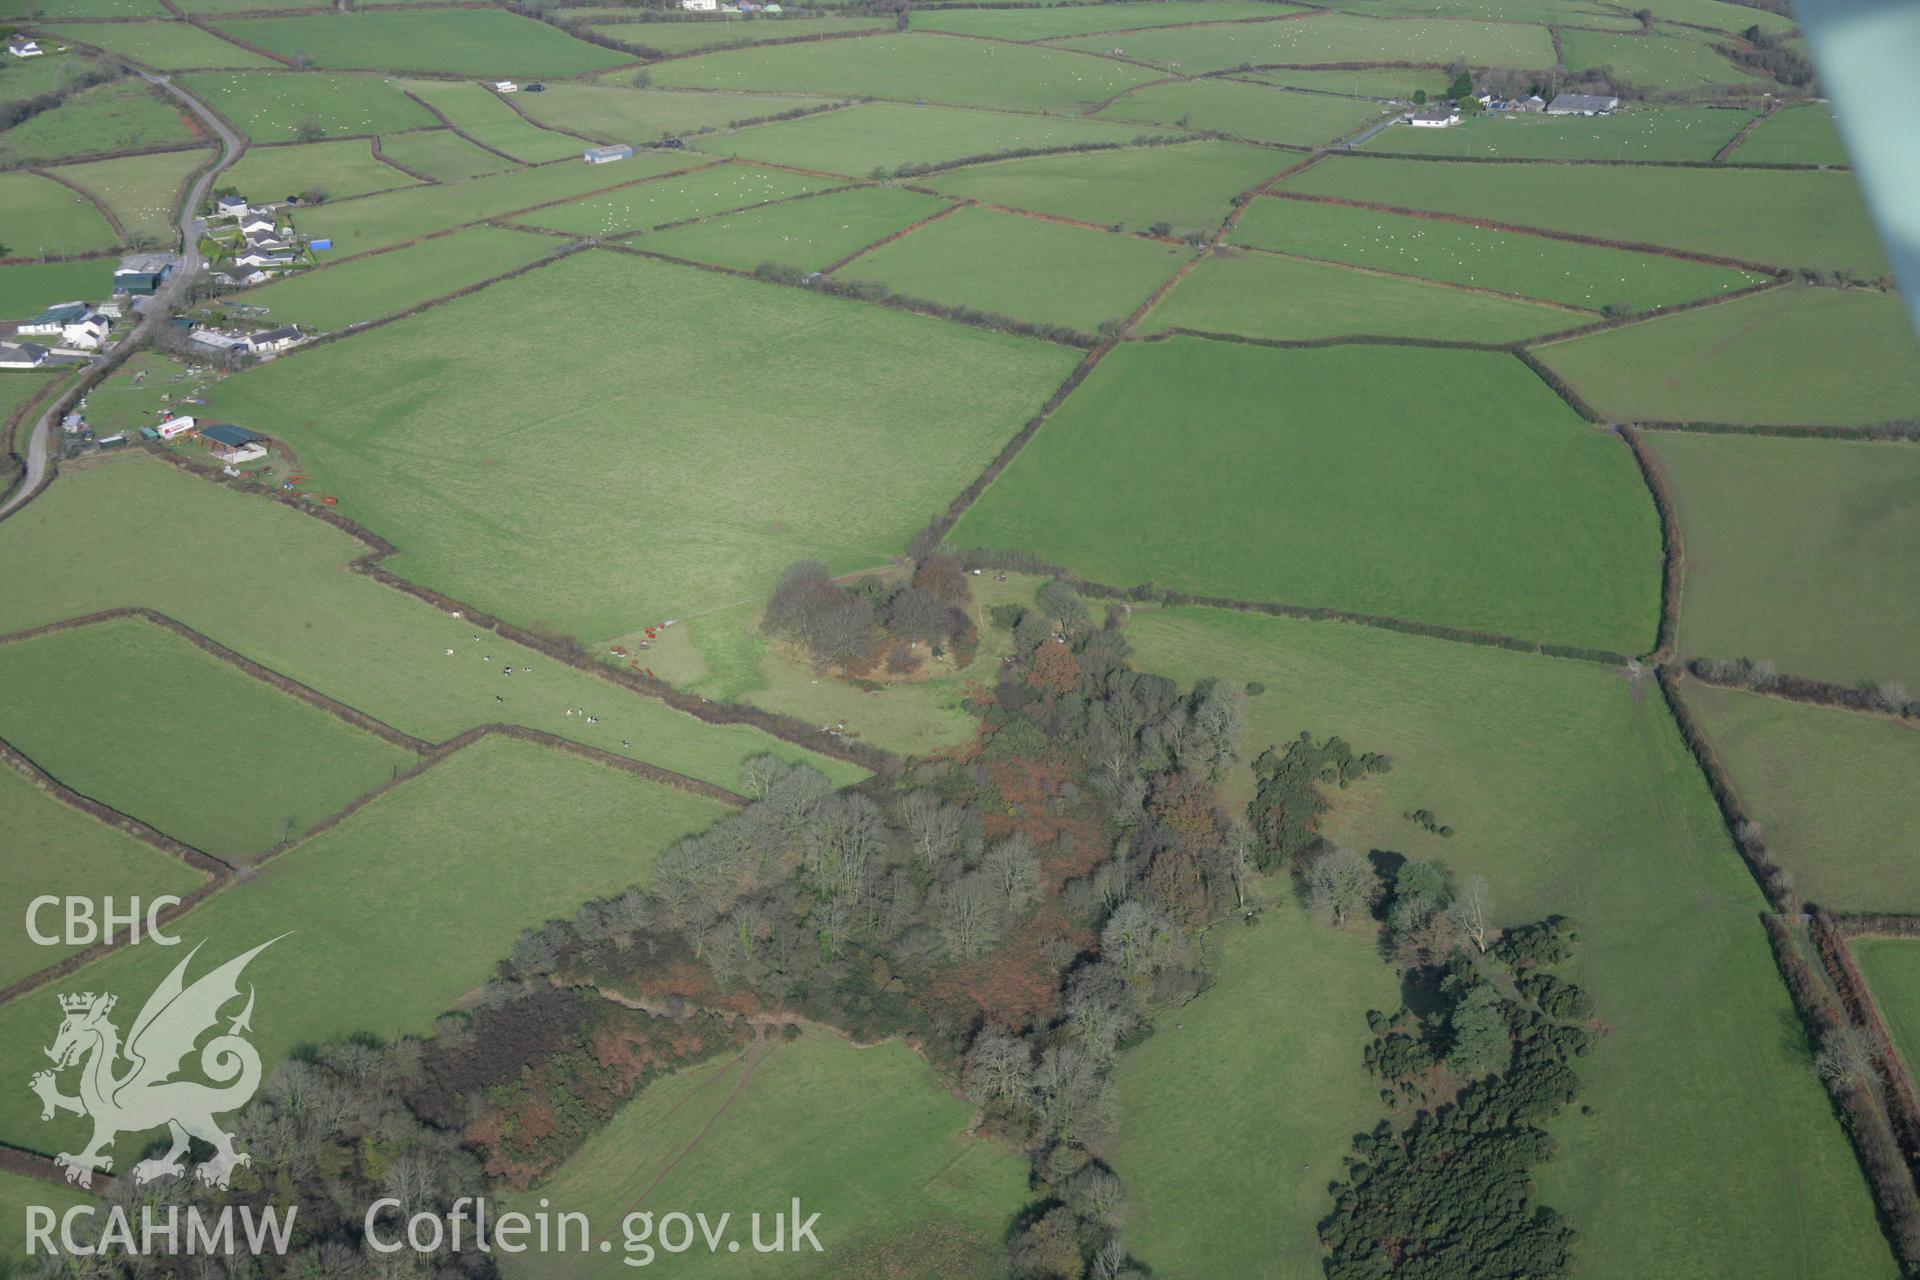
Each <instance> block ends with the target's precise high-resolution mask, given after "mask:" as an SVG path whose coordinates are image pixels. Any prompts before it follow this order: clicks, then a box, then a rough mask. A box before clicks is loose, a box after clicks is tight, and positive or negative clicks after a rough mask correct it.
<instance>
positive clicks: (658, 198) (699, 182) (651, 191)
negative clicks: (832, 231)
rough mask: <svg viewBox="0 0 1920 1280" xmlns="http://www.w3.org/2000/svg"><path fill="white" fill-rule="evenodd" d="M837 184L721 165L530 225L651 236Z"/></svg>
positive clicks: (533, 219)
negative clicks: (687, 222)
mask: <svg viewBox="0 0 1920 1280" xmlns="http://www.w3.org/2000/svg"><path fill="white" fill-rule="evenodd" d="M830 185H833V184H832V183H831V181H830V180H829V179H823V178H810V177H808V176H806V175H805V174H799V173H790V172H788V171H787V170H784V169H762V168H760V167H758V166H757V165H750V164H723V165H716V166H714V167H712V168H708V169H699V170H696V171H694V172H693V173H689V174H686V175H685V176H683V177H677V178H662V179H661V180H660V181H658V182H643V183H641V184H640V185H639V186H637V187H628V188H626V189H625V190H623V191H614V192H610V193H608V194H607V195H604V196H594V197H592V198H591V199H587V200H582V201H579V202H578V203H576V204H563V205H556V206H555V207H553V208H551V209H542V210H540V211H539V212H538V213H535V214H531V215H529V216H528V217H527V219H526V221H527V222H528V223H529V224H531V225H533V226H536V227H551V228H553V229H554V230H555V231H564V232H567V233H568V234H569V235H576V236H583V237H585V236H612V235H618V234H620V233H622V232H630V231H649V230H652V229H653V228H654V227H658V226H662V225H664V224H666V223H669V222H681V221H684V220H686V219H688V218H700V217H705V216H707V215H708V214H714V213H720V212H722V211H724V210H727V209H744V208H748V207H750V206H753V205H760V204H766V203H768V202H769V201H774V200H786V199H789V198H790V197H793V196H798V195H804V194H806V193H807V192H810V191H820V190H823V189H825V188H827V187H828V186H830Z"/></svg>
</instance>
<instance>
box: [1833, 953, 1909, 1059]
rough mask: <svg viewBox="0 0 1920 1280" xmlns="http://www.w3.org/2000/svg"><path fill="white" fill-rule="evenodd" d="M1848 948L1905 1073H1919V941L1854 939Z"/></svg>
mask: <svg viewBox="0 0 1920 1280" xmlns="http://www.w3.org/2000/svg"><path fill="white" fill-rule="evenodd" d="M1848 948H1849V950H1851V951H1852V952H1853V959H1854V963H1856V964H1858V965H1859V966H1860V972H1861V974H1862V975H1863V976H1864V977H1865V978H1866V980H1867V990H1868V991H1869V992H1870V993H1871V994H1872V996H1873V1003H1874V1005H1875V1007H1877V1008H1878V1009H1879V1010H1880V1017H1881V1018H1882V1020H1884V1021H1885V1022H1886V1024H1887V1034H1888V1035H1889V1036H1891V1037H1892V1039H1893V1047H1894V1051H1895V1052H1896V1053H1898V1054H1899V1055H1900V1056H1901V1058H1902V1059H1904V1060H1905V1062H1906V1064H1907V1071H1908V1073H1909V1074H1912V1075H1920V941H1915V940H1914V939H1912V938H1855V939H1854V940H1853V941H1852V942H1850V943H1849V944H1848Z"/></svg>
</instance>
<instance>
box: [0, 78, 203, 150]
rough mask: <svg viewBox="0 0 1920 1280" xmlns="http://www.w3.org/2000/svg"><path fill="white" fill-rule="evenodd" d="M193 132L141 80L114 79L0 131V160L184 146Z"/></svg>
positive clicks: (177, 111) (182, 118)
mask: <svg viewBox="0 0 1920 1280" xmlns="http://www.w3.org/2000/svg"><path fill="white" fill-rule="evenodd" d="M196 137H197V135H196V134H195V133H194V131H193V130H192V129H191V128H189V127H188V126H187V124H186V123H185V119H184V117H183V116H182V115H181V112H180V110H179V108H177V107H172V106H168V105H167V104H166V103H164V102H162V101H160V99H159V98H158V97H156V96H155V91H154V90H152V89H149V88H148V87H147V83H146V81H144V80H139V79H127V80H116V81H113V82H111V83H108V84H100V85H95V86H93V87H92V88H91V89H82V90H81V91H80V92H79V93H76V94H74V95H73V96H72V97H70V98H68V99H67V100H66V101H65V102H64V103H62V104H61V105H59V106H57V107H55V108H54V109H53V110H51V111H43V112H41V113H40V114H39V115H36V116H29V117H28V118H27V119H25V120H23V121H21V122H20V123H19V124H17V125H14V126H13V127H12V128H10V129H8V130H6V131H5V132H4V133H0V163H5V164H22V163H36V164H37V163H43V162H47V161H54V160H62V159H65V158H67V157H69V156H88V155H98V154H101V153H103V152H108V151H129V150H132V149H134V148H136V147H165V146H175V145H178V146H187V145H189V144H190V143H192V142H194V141H195V140H196Z"/></svg>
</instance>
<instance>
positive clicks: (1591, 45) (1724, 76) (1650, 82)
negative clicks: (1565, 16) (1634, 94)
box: [1560, 10, 1763, 93]
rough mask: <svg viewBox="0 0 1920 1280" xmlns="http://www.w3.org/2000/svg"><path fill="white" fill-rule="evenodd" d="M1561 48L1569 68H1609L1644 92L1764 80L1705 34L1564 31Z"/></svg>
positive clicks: (1750, 82)
mask: <svg viewBox="0 0 1920 1280" xmlns="http://www.w3.org/2000/svg"><path fill="white" fill-rule="evenodd" d="M1656 12H1658V11H1657V10H1656ZM1560 47H1561V48H1562V49H1563V50H1565V52H1566V63H1567V69H1568V70H1570V71H1588V70H1591V69H1593V68H1596V67H1606V68H1608V69H1609V70H1610V71H1611V72H1612V73H1613V74H1614V75H1616V76H1619V77H1621V78H1623V79H1625V80H1626V81H1627V82H1629V83H1630V84H1631V85H1632V86H1633V87H1634V88H1635V89H1638V90H1639V91H1641V92H1643V93H1644V92H1646V91H1647V90H1649V89H1701V88H1705V87H1706V86H1708V85H1716V84H1730V85H1741V86H1746V87H1758V85H1759V84H1761V83H1763V81H1762V80H1761V77H1758V76H1756V75H1754V74H1753V73H1752V72H1749V71H1743V70H1741V69H1740V68H1739V67H1737V66H1735V65H1734V64H1733V63H1732V62H1729V61H1728V60H1727V59H1726V58H1723V57H1721V56H1720V55H1719V54H1718V53H1715V52H1714V51H1713V49H1712V47H1711V45H1710V44H1709V43H1708V42H1707V41H1706V40H1705V39H1701V40H1690V39H1686V40H1683V39H1675V38H1672V37H1668V36H1643V35H1641V34H1640V33H1638V32H1632V33H1623V34H1619V35H1610V34H1607V33H1605V32H1600V31H1579V30H1565V31H1562V32H1561V33H1560Z"/></svg>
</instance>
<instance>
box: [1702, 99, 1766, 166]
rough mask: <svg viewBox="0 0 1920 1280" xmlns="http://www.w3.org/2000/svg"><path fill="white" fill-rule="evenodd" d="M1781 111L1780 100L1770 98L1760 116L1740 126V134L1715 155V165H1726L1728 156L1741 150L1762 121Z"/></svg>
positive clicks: (1757, 115)
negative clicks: (1742, 145)
mask: <svg viewBox="0 0 1920 1280" xmlns="http://www.w3.org/2000/svg"><path fill="white" fill-rule="evenodd" d="M1779 109H1780V100H1779V99H1778V98H1769V99H1768V100H1767V105H1766V106H1765V107H1763V108H1761V110H1760V111H1759V113H1758V114H1756V115H1755V116H1753V118H1752V119H1750V120H1748V121H1747V122H1746V123H1745V124H1743V125H1741V126H1740V132H1738V133H1736V134H1734V135H1733V136H1732V137H1731V138H1729V139H1727V145H1726V146H1724V147H1721V148H1720V149H1719V150H1718V151H1716V152H1714V153H1713V162H1714V163H1715V164H1722V163H1724V162H1725V161H1726V158H1727V157H1728V156H1730V155H1732V154H1733V153H1734V152H1735V151H1738V150H1739V149H1740V144H1741V143H1743V142H1745V141H1746V140H1747V137H1748V135H1750V134H1751V133H1752V132H1753V131H1754V130H1755V129H1757V128H1759V126H1760V122H1761V121H1762V120H1765V119H1767V118H1768V117H1769V116H1771V115H1772V114H1773V113H1774V112H1776V111H1778V110H1779Z"/></svg>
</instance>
